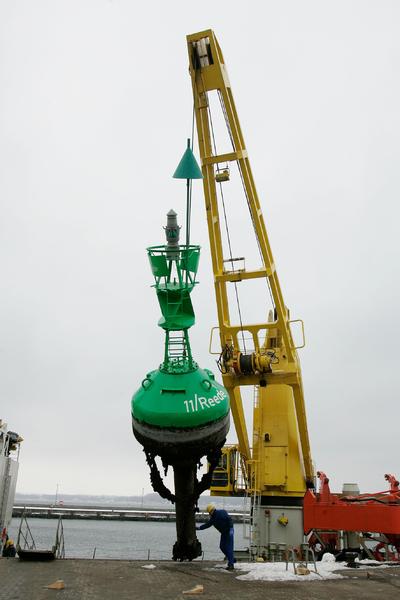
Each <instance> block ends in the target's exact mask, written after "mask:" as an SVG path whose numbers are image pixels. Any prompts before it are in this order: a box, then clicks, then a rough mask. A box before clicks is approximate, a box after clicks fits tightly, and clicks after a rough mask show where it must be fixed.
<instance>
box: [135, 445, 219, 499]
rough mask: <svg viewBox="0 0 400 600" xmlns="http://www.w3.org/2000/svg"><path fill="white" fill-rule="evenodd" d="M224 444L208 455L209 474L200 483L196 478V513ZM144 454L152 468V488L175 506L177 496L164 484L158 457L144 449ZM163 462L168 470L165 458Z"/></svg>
mask: <svg viewBox="0 0 400 600" xmlns="http://www.w3.org/2000/svg"><path fill="white" fill-rule="evenodd" d="M224 443H225V440H224V442H223V444H224ZM223 444H222V445H221V446H220V447H218V448H215V449H214V450H211V451H210V452H209V453H208V454H207V461H208V463H209V468H208V471H207V473H204V475H203V476H202V478H201V480H200V481H198V479H197V477H195V482H194V493H193V496H192V498H191V500H192V501H193V504H194V505H195V506H196V511H198V510H199V509H198V506H197V501H198V499H199V497H200V495H201V494H202V493H203V492H204V491H205V490H208V488H209V487H210V485H211V480H212V476H213V473H214V470H215V468H216V467H217V465H218V462H219V459H220V457H221V447H222V446H223ZM143 452H144V453H145V455H146V462H147V464H148V465H149V467H150V482H151V486H152V488H153V490H154V491H155V492H156V493H157V494H160V496H161V498H165V499H166V500H169V501H170V502H171V503H172V504H175V494H173V493H172V492H171V490H170V489H168V488H167V486H166V485H165V484H164V482H163V479H162V476H161V474H160V471H159V469H158V466H157V463H156V456H157V455H156V454H153V452H150V451H149V450H146V449H145V448H143ZM161 460H162V462H163V466H164V469H166V465H165V459H163V457H161ZM167 467H168V465H167Z"/></svg>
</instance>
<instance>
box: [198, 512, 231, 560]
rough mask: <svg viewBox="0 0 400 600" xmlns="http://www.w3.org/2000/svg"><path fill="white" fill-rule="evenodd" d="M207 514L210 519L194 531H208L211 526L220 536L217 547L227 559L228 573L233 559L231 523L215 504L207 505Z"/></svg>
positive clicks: (226, 514) (225, 513) (227, 515)
mask: <svg viewBox="0 0 400 600" xmlns="http://www.w3.org/2000/svg"><path fill="white" fill-rule="evenodd" d="M207 512H208V514H209V515H210V518H209V519H208V521H207V522H206V523H203V525H197V526H196V529H197V530H201V529H208V528H209V527H211V525H213V526H214V527H215V529H217V530H218V531H219V532H220V534H221V541H220V543H219V547H220V549H221V552H222V553H223V554H224V556H226V558H227V559H228V566H227V567H226V568H227V570H228V571H233V570H234V568H235V567H234V562H235V559H234V557H233V521H232V519H231V517H230V516H229V514H228V513H227V512H226V510H223V509H217V508H215V504H209V505H208V506H207Z"/></svg>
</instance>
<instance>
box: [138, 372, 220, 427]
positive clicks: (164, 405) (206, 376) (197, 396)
mask: <svg viewBox="0 0 400 600" xmlns="http://www.w3.org/2000/svg"><path fill="white" fill-rule="evenodd" d="M228 412H229V396H228V393H227V391H226V389H225V388H224V387H223V386H222V385H220V384H219V383H217V382H216V381H215V379H214V375H213V374H212V373H211V371H209V370H208V369H200V368H196V369H195V370H194V371H191V372H188V373H179V375H176V374H173V373H166V372H164V371H161V370H156V371H151V372H150V373H148V374H147V377H146V379H144V380H143V382H142V385H141V387H140V388H139V389H138V391H137V392H136V393H135V394H134V396H133V398H132V416H133V417H134V418H135V419H137V420H138V421H140V422H143V423H147V424H148V425H154V426H157V427H174V428H181V429H186V428H191V427H199V426H202V425H205V424H206V423H210V422H212V421H217V420H218V419H221V418H222V417H224V416H225V415H226V414H227V413H228Z"/></svg>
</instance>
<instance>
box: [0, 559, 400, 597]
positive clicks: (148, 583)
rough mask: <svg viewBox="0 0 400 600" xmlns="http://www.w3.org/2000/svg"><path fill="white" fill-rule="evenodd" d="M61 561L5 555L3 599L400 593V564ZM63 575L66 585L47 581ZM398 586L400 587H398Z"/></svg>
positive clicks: (0, 576) (0, 564)
mask: <svg viewBox="0 0 400 600" xmlns="http://www.w3.org/2000/svg"><path fill="white" fill-rule="evenodd" d="M152 564H154V565H155V568H153V569H146V568H143V567H144V565H149V563H146V561H123V560H121V561H120V560H118V561H112V560H75V559H67V560H56V561H53V562H51V563H29V562H22V561H20V560H18V559H5V558H3V559H0V581H1V583H2V585H1V586H0V600H48V599H49V598H50V597H51V598H55V599H57V598H59V599H61V598H62V599H63V600H105V599H107V600H108V599H109V598H118V600H128V599H129V600H136V599H137V600H144V599H151V600H184V599H185V598H193V597H195V596H187V595H183V594H182V592H183V591H184V590H189V589H192V588H193V587H194V586H196V585H198V584H201V585H203V586H204V591H203V593H202V594H200V597H201V598H203V599H204V600H243V598H246V600H258V599H264V598H268V600H321V598H323V599H324V600H343V599H344V598H346V599H348V600H358V599H360V598H362V599H363V600H376V598H379V597H380V598H397V597H398V596H400V594H399V593H400V569H399V568H396V567H393V568H392V567H390V568H385V569H383V568H375V569H373V570H371V571H372V572H371V571H368V575H367V572H366V571H365V570H360V569H354V570H353V569H346V571H345V572H344V571H341V572H342V573H344V574H345V575H346V579H339V580H323V581H319V580H317V581H309V582H306V581H305V582H302V581H300V582H297V581H296V582H268V581H241V580H239V579H237V578H236V575H237V574H238V573H230V572H228V571H225V570H224V569H221V568H215V565H216V563H215V562H208V561H203V562H200V561H199V562H196V561H195V562H192V563H174V562H170V561H156V562H154V563H152ZM57 579H62V580H63V581H64V583H65V589H63V590H59V591H55V590H48V589H45V586H47V585H49V584H51V583H53V582H54V581H56V580H57ZM396 590H397V591H396Z"/></svg>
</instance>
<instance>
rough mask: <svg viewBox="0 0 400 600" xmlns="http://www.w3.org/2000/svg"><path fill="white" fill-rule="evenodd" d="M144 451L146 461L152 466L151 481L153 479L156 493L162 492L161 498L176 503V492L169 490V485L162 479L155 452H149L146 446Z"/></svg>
mask: <svg viewBox="0 0 400 600" xmlns="http://www.w3.org/2000/svg"><path fill="white" fill-rule="evenodd" d="M143 452H144V453H145V455H146V462H147V464H148V465H149V467H150V481H151V486H152V488H153V490H154V491H155V492H156V493H158V494H160V496H161V498H165V499H166V500H169V501H170V502H172V504H174V503H175V494H173V493H172V492H171V490H169V489H168V488H167V486H166V485H164V482H163V480H162V477H161V475H160V471H159V470H158V467H157V463H156V460H155V459H156V455H155V454H153V453H152V452H149V451H148V450H146V449H145V448H143Z"/></svg>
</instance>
